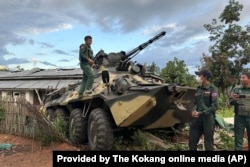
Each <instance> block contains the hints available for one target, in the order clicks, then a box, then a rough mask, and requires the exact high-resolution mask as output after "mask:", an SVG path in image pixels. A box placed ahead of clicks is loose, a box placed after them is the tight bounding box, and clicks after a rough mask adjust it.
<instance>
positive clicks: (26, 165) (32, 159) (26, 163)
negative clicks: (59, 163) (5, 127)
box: [0, 134, 78, 167]
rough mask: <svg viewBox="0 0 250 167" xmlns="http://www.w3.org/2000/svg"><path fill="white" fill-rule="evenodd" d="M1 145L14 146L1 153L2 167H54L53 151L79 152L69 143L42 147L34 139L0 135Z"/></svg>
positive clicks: (0, 161)
mask: <svg viewBox="0 0 250 167" xmlns="http://www.w3.org/2000/svg"><path fill="white" fill-rule="evenodd" d="M1 143H9V144H12V149H10V150H2V151H0V166H1V167H52V162H53V161H52V152H53V150H65V151H76V150H78V148H76V147H73V146H71V145H69V144H67V143H60V144H54V145H51V146H48V147H41V145H40V143H38V142H35V141H34V140H33V139H27V138H22V137H18V136H14V135H9V134H0V144H1Z"/></svg>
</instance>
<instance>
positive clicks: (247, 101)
mask: <svg viewBox="0 0 250 167" xmlns="http://www.w3.org/2000/svg"><path fill="white" fill-rule="evenodd" d="M234 95H239V96H240V97H239V98H238V100H234V99H233V96H234ZM229 101H230V104H231V105H233V106H234V111H235V116H234V133H235V134H234V138H235V150H236V151H241V150H242V144H243V136H244V132H245V129H247V135H248V143H250V88H245V87H243V86H242V85H240V86H236V87H235V88H234V89H233V91H232V93H231V96H230V99H229ZM248 150H250V144H248Z"/></svg>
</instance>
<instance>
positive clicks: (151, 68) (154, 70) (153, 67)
mask: <svg viewBox="0 0 250 167" xmlns="http://www.w3.org/2000/svg"><path fill="white" fill-rule="evenodd" d="M147 71H149V72H152V73H153V74H157V75H158V74H160V67H159V66H157V65H156V64H155V62H152V64H151V65H150V66H147Z"/></svg>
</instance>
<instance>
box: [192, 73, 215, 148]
mask: <svg viewBox="0 0 250 167" xmlns="http://www.w3.org/2000/svg"><path fill="white" fill-rule="evenodd" d="M195 74H196V75H198V77H199V82H200V85H199V86H198V87H197V90H196V93H195V102H194V109H193V111H192V116H193V117H195V119H194V120H193V121H192V122H191V125H190V132H189V150H190V151H197V144H198V142H199V139H200V137H201V136H202V135H204V143H205V149H206V151H213V149H214V138H213V137H214V128H215V111H216V110H217V109H218V89H217V87H215V86H214V85H213V84H211V83H210V81H209V80H210V79H211V78H212V73H211V72H210V71H209V70H206V69H203V70H201V71H196V72H195Z"/></svg>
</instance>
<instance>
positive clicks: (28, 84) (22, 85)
mask: <svg viewBox="0 0 250 167" xmlns="http://www.w3.org/2000/svg"><path fill="white" fill-rule="evenodd" d="M77 82H81V80H16V81H0V90H1V89H2V90H5V89H47V88H52V89H60V88H63V87H66V86H68V85H69V84H73V83H77Z"/></svg>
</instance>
